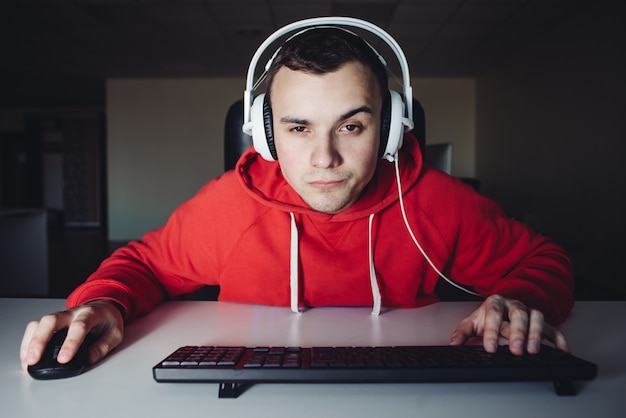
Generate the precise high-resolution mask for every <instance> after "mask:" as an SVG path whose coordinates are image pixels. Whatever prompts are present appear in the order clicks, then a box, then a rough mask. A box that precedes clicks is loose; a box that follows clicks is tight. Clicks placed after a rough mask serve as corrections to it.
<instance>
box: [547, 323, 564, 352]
mask: <svg viewBox="0 0 626 418" xmlns="http://www.w3.org/2000/svg"><path fill="white" fill-rule="evenodd" d="M543 336H544V338H546V339H547V340H548V341H550V342H552V343H553V344H554V345H555V347H556V348H558V349H559V350H561V351H565V352H566V353H569V352H570V348H569V344H568V343H567V340H566V339H565V335H564V334H563V333H562V332H561V331H559V330H557V329H556V328H554V327H553V326H551V325H548V324H545V325H544V330H543Z"/></svg>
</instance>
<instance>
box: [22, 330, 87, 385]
mask: <svg viewBox="0 0 626 418" xmlns="http://www.w3.org/2000/svg"><path fill="white" fill-rule="evenodd" d="M66 336H67V328H64V329H62V330H59V331H57V332H55V333H54V334H53V335H52V338H51V339H50V341H49V342H48V345H46V349H45V350H44V352H43V354H42V356H41V359H40V360H39V362H38V363H36V364H34V365H32V366H28V373H29V374H30V375H31V376H32V377H34V378H35V379H39V380H50V379H63V378H66V377H72V376H77V375H79V374H81V373H82V372H83V371H84V370H85V368H86V367H87V347H88V344H89V341H87V339H86V341H85V342H84V343H83V344H82V345H81V347H80V348H79V350H78V352H77V353H76V355H75V356H74V357H73V358H72V359H71V360H70V361H69V362H68V363H65V364H60V363H59V362H58V361H57V355H58V354H59V350H60V349H61V346H62V345H63V341H65V337H66Z"/></svg>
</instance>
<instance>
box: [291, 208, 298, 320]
mask: <svg viewBox="0 0 626 418" xmlns="http://www.w3.org/2000/svg"><path fill="white" fill-rule="evenodd" d="M289 216H291V244H290V246H289V248H290V251H289V254H290V258H289V288H290V290H291V311H292V312H294V313H300V309H299V308H298V299H299V294H298V282H299V277H298V258H299V256H298V226H297V225H296V217H295V216H294V214H293V212H290V213H289Z"/></svg>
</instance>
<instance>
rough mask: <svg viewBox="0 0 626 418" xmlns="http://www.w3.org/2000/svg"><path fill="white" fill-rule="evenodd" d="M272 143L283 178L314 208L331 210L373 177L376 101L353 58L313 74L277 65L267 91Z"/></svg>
mask: <svg viewBox="0 0 626 418" xmlns="http://www.w3.org/2000/svg"><path fill="white" fill-rule="evenodd" d="M271 103H272V114H273V127H274V142H275V145H276V153H277V155H278V161H279V163H280V167H281V170H282V173H283V175H284V177H285V179H286V180H287V182H288V183H289V184H290V185H291V187H293V188H294V190H295V191H296V192H297V193H298V194H299V195H300V196H301V197H302V199H303V200H304V201H305V202H306V203H307V204H308V205H309V206H310V207H311V208H313V209H314V210H316V211H319V212H323V213H328V214H336V213H338V212H340V211H342V210H344V209H346V208H348V207H350V206H351V205H352V204H354V202H356V201H357V200H358V199H359V197H360V195H361V192H362V191H363V189H364V188H365V186H366V185H367V184H368V183H369V181H370V180H371V179H372V176H373V175H374V171H375V169H376V163H377V160H378V148H379V143H380V114H381V106H382V99H381V97H380V89H379V87H378V85H377V84H376V81H375V78H374V76H373V75H372V74H371V73H370V72H369V71H368V70H367V69H366V67H364V66H363V65H362V64H360V63H357V62H350V63H347V64H344V65H343V66H341V67H340V68H339V69H338V70H337V71H334V72H331V73H327V74H323V75H318V74H310V73H305V72H302V71H293V70H290V69H289V68H287V67H282V68H281V69H280V70H279V71H278V72H277V73H276V75H275V77H274V80H273V83H272V89H271Z"/></svg>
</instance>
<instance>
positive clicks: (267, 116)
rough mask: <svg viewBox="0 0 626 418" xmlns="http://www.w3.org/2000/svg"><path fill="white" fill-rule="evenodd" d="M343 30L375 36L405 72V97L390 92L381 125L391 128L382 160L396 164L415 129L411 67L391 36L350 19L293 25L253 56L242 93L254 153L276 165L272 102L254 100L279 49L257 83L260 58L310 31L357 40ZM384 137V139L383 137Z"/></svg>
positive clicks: (245, 128)
mask: <svg viewBox="0 0 626 418" xmlns="http://www.w3.org/2000/svg"><path fill="white" fill-rule="evenodd" d="M342 26H347V27H354V28H361V29H365V30H366V31H368V32H370V33H372V34H374V35H376V36H377V37H378V38H380V39H382V40H383V41H384V42H385V43H386V44H387V45H388V46H389V47H390V48H391V50H392V51H393V52H394V53H395V55H396V58H397V60H398V62H399V63H400V69H401V70H402V81H401V84H402V87H403V96H404V97H402V96H401V95H400V94H399V93H397V92H395V91H393V90H389V105H388V106H387V109H383V115H382V121H381V124H382V125H383V126H385V125H388V133H387V140H386V141H382V143H386V146H385V150H384V152H383V153H382V156H383V158H385V159H387V160H388V161H391V162H393V161H394V160H395V158H396V156H397V153H398V150H399V149H400V148H401V147H402V138H403V136H404V132H406V131H410V130H411V129H413V90H412V88H411V79H410V76H409V66H408V63H407V60H406V57H405V55H404V52H402V49H401V48H400V46H399V45H398V43H397V42H396V41H395V39H393V38H392V37H391V35H389V34H388V33H387V32H385V31H384V30H382V29H381V28H379V27H378V26H376V25H374V24H372V23H369V22H366V21H364V20H360V19H354V18H350V17H319V18H312V19H305V20H301V21H298V22H294V23H291V24H289V25H287V26H284V27H282V28H281V29H278V30H277V31H276V32H274V33H273V34H271V35H270V36H269V37H268V38H267V39H266V40H265V41H264V42H263V43H262V44H261V46H260V47H259V48H258V49H257V50H256V52H255V53H254V55H253V56H252V60H251V61H250V66H249V68H248V75H247V77H246V89H245V91H244V93H243V113H244V114H243V121H244V122H243V126H242V130H243V132H244V133H246V134H248V135H251V136H252V144H253V146H254V149H255V150H256V151H257V152H258V153H259V154H260V155H261V156H262V157H263V158H264V159H266V160H268V161H274V160H276V159H277V155H276V150H275V148H274V139H273V132H272V123H271V110H270V108H269V101H268V98H267V97H266V95H265V94H264V93H263V94H259V95H258V96H257V97H256V98H254V91H255V89H256V88H257V87H258V86H259V84H260V83H261V82H262V81H263V80H264V79H265V77H266V76H267V73H268V70H269V69H270V67H271V65H272V62H273V60H274V58H275V57H276V55H277V54H278V52H279V51H280V48H278V50H277V51H276V52H274V54H273V55H272V57H271V58H270V60H269V61H268V62H267V64H266V65H265V70H264V71H263V73H262V74H261V76H260V77H259V79H258V80H257V81H256V82H255V81H254V74H255V71H256V67H257V63H258V61H259V59H260V58H261V55H262V54H263V53H264V52H265V50H266V49H267V48H268V47H269V46H270V45H271V44H272V43H273V42H275V41H276V40H277V39H278V38H280V37H282V36H284V35H287V34H289V33H291V32H295V31H298V32H297V33H295V34H294V35H292V36H291V37H290V38H289V39H292V38H293V37H296V36H298V35H300V34H301V33H303V32H307V31H309V30H313V29H316V28H328V27H333V28H338V29H342V30H345V31H346V32H349V33H351V34H353V35H355V36H358V35H356V34H355V33H354V32H352V31H350V30H347V29H345V28H343V27H342ZM289 39H288V40H289ZM365 43H367V41H365ZM367 45H369V47H370V48H371V49H372V51H374V53H375V54H376V56H377V57H378V59H379V60H380V61H381V62H382V64H383V65H384V66H385V68H387V62H386V61H385V59H384V58H383V57H382V56H381V55H380V54H379V53H378V52H377V51H376V50H375V49H374V48H373V47H372V46H371V45H370V44H369V43H367ZM382 135H384V133H383V134H382ZM381 139H382V138H381Z"/></svg>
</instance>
